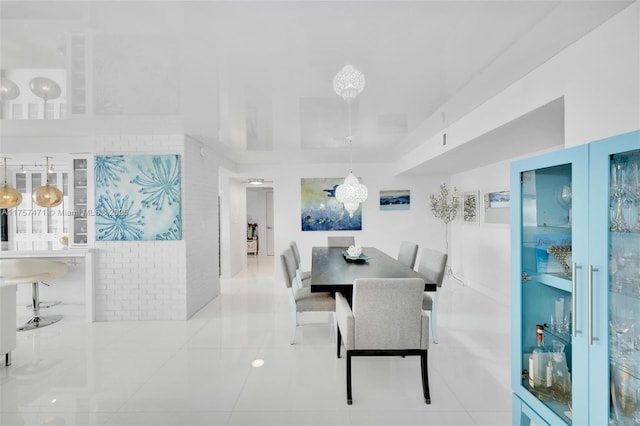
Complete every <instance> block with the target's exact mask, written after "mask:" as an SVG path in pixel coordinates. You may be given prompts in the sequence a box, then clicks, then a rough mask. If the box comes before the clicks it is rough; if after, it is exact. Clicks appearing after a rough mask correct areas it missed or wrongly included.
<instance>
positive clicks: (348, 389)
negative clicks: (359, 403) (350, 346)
mask: <svg viewBox="0 0 640 426" xmlns="http://www.w3.org/2000/svg"><path fill="white" fill-rule="evenodd" d="M351 402H352V400H351V352H350V351H348V350H347V404H348V405H351Z"/></svg>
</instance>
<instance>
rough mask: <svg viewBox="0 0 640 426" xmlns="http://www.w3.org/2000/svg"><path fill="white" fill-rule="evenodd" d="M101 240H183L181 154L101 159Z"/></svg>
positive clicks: (98, 162)
mask: <svg viewBox="0 0 640 426" xmlns="http://www.w3.org/2000/svg"><path fill="white" fill-rule="evenodd" d="M95 182H96V194H95V195H96V240H97V241H151V240H181V239H182V216H181V184H182V182H181V172H180V156H179V155H97V156H96V157H95Z"/></svg>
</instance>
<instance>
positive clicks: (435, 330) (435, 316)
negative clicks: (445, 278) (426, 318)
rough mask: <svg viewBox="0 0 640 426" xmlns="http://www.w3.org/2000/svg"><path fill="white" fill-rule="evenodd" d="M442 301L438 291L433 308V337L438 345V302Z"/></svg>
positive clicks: (434, 297)
mask: <svg viewBox="0 0 640 426" xmlns="http://www.w3.org/2000/svg"><path fill="white" fill-rule="evenodd" d="M439 300H440V291H436V294H435V295H434V296H433V306H432V307H431V318H430V320H431V336H433V343H438V301H439Z"/></svg>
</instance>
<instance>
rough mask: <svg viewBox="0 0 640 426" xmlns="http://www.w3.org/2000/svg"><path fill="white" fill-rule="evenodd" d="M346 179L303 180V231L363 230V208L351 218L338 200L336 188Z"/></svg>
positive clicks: (359, 208)
mask: <svg viewBox="0 0 640 426" xmlns="http://www.w3.org/2000/svg"><path fill="white" fill-rule="evenodd" d="M343 182H344V178H302V179H301V182H300V183H301V195H302V209H301V219H302V230H303V231H347V230H348V231H354V230H361V229H362V206H360V207H358V210H356V211H355V212H354V213H353V217H350V216H349V212H348V211H346V210H345V208H344V206H343V205H342V203H339V202H338V201H337V200H336V188H337V187H338V185H340V184H342V183H343Z"/></svg>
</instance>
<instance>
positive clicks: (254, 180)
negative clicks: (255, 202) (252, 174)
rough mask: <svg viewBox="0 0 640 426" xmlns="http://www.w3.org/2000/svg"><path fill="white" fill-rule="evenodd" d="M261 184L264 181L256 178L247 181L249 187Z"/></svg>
mask: <svg viewBox="0 0 640 426" xmlns="http://www.w3.org/2000/svg"><path fill="white" fill-rule="evenodd" d="M263 182H264V179H256V178H251V179H249V183H250V184H251V185H262V183H263Z"/></svg>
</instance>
